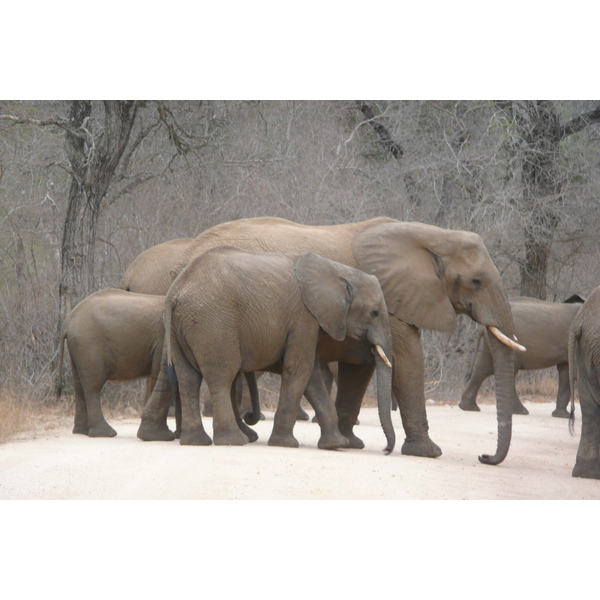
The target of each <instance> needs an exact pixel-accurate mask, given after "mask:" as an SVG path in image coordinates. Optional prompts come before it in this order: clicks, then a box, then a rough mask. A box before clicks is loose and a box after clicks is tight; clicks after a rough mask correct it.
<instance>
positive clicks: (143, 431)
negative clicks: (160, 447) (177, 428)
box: [137, 419, 176, 442]
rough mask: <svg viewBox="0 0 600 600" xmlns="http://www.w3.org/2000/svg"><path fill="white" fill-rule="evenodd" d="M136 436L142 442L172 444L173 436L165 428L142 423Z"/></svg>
mask: <svg viewBox="0 0 600 600" xmlns="http://www.w3.org/2000/svg"><path fill="white" fill-rule="evenodd" d="M137 436H138V437H139V438H140V440H143V441H144V442H172V441H173V440H174V439H175V437H176V436H175V434H174V433H173V432H172V431H171V430H170V429H169V428H168V427H167V426H166V425H162V424H158V423H152V422H144V420H143V419H142V422H141V423H140V426H139V428H138V431H137Z"/></svg>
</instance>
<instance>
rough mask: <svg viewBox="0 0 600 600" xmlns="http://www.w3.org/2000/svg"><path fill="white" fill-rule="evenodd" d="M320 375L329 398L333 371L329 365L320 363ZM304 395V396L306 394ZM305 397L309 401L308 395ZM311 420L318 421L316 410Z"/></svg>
mask: <svg viewBox="0 0 600 600" xmlns="http://www.w3.org/2000/svg"><path fill="white" fill-rule="evenodd" d="M321 375H322V376H323V383H324V384H325V389H326V390H327V396H328V397H329V398H331V389H332V388H333V373H332V372H331V369H330V368H329V365H321ZM304 395H305V396H306V394H304ZM306 399H307V400H308V401H309V402H310V400H309V398H308V396H306ZM311 406H312V404H311ZM298 420H300V418H298ZM312 422H313V423H318V422H319V417H318V416H317V414H316V412H315V416H314V417H313V418H312Z"/></svg>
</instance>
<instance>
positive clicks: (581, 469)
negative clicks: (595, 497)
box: [571, 460, 600, 479]
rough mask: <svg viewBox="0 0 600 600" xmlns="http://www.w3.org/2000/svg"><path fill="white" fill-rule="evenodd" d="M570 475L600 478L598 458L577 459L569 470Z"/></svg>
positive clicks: (599, 461)
mask: <svg viewBox="0 0 600 600" xmlns="http://www.w3.org/2000/svg"><path fill="white" fill-rule="evenodd" d="M571 476H572V477H583V478H584V479H600V460H590V461H585V462H584V461H577V462H576V463H575V466H574V467H573V471H572V472H571Z"/></svg>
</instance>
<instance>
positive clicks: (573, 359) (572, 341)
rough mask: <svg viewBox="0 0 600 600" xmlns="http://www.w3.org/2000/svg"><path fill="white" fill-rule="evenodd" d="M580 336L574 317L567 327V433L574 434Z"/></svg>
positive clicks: (577, 321) (579, 325) (579, 327)
mask: <svg viewBox="0 0 600 600" xmlns="http://www.w3.org/2000/svg"><path fill="white" fill-rule="evenodd" d="M580 337H581V324H580V322H579V320H578V319H577V317H575V319H574V321H573V323H572V325H571V328H570V329H569V350H568V361H569V395H570V403H571V412H570V414H569V433H570V434H571V435H574V430H575V386H576V385H577V346H578V342H579V338H580Z"/></svg>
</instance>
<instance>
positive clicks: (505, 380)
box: [479, 325, 516, 465]
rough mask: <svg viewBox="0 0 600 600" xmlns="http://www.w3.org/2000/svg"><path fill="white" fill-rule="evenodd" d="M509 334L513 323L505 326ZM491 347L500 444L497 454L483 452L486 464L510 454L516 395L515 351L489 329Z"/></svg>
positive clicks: (482, 457) (494, 462) (497, 461)
mask: <svg viewBox="0 0 600 600" xmlns="http://www.w3.org/2000/svg"><path fill="white" fill-rule="evenodd" d="M503 330H504V331H505V333H506V334H507V335H512V330H513V328H512V325H507V326H506V327H504V328H503ZM485 335H486V337H487V339H488V343H489V347H490V350H491V353H492V360H493V362H494V375H495V379H496V415H497V419H498V446H497V449H496V454H494V455H493V456H490V455H489V454H483V455H482V456H480V457H479V460H480V462H482V463H484V464H486V465H498V464H500V463H501V462H502V461H503V460H504V459H505V458H506V455H507V454H508V449H509V448H510V440H511V436H512V409H513V401H514V398H515V397H516V390H515V370H514V351H513V350H512V349H511V348H509V347H507V346H506V345H505V344H504V343H503V342H501V341H500V340H499V339H497V337H495V335H490V334H489V333H488V332H487V331H486V332H485Z"/></svg>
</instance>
